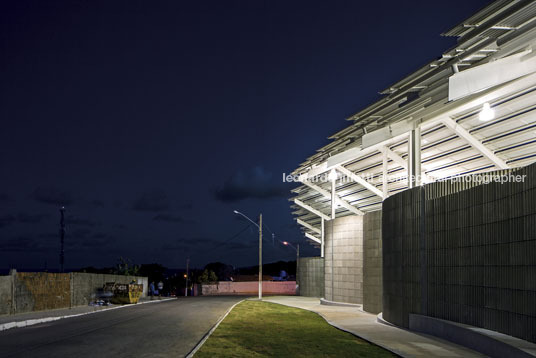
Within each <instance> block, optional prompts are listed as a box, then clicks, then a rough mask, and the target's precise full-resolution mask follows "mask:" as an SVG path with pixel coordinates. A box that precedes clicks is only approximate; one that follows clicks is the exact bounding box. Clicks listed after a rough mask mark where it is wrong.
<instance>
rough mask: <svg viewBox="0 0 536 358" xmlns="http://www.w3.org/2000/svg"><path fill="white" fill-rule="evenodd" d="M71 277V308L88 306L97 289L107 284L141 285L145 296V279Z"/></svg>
mask: <svg viewBox="0 0 536 358" xmlns="http://www.w3.org/2000/svg"><path fill="white" fill-rule="evenodd" d="M71 275H72V276H71V277H72V306H80V305H87V304H89V303H90V302H91V301H92V300H93V299H94V297H95V293H96V292H97V290H98V289H100V288H102V286H103V285H104V284H105V283H107V282H116V283H130V282H132V281H134V282H136V283H140V284H143V292H144V293H143V295H142V297H145V296H147V286H148V285H147V277H138V276H123V275H104V274H92V273H82V272H73V273H71Z"/></svg>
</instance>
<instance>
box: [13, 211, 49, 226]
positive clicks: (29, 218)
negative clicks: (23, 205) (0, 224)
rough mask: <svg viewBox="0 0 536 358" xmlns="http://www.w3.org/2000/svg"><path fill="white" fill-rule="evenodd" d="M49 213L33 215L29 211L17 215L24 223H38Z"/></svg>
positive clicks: (19, 220)
mask: <svg viewBox="0 0 536 358" xmlns="http://www.w3.org/2000/svg"><path fill="white" fill-rule="evenodd" d="M47 216H48V215H42V214H37V215H32V214H27V213H19V214H18V215H17V221H18V222H20V223H23V224H37V223H40V222H41V221H43V219H44V218H46V217H47Z"/></svg>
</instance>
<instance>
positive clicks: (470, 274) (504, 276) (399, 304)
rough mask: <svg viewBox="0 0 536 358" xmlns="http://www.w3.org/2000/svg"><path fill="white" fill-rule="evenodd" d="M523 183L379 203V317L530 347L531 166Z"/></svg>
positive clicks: (535, 305)
mask: <svg viewBox="0 0 536 358" xmlns="http://www.w3.org/2000/svg"><path fill="white" fill-rule="evenodd" d="M514 174H519V175H527V177H526V178H525V181H524V182H522V183H516V182H508V183H502V184H501V183H498V182H493V183H488V184H481V185H478V186H472V187H469V188H467V189H466V187H465V186H463V185H461V186H458V189H459V190H458V191H456V190H453V189H455V188H456V187H455V186H453V185H452V183H449V182H445V183H442V182H439V183H432V184H428V185H425V186H424V187H418V188H415V189H411V190H407V191H404V192H401V193H399V194H396V195H394V196H392V197H390V198H388V199H387V200H385V201H384V203H383V227H382V229H383V282H384V301H383V317H384V318H385V319H386V320H388V321H390V322H392V323H395V324H397V325H400V326H404V327H408V324H409V314H410V313H413V314H420V315H425V316H431V317H435V318H440V319H445V320H449V321H454V322H460V323H464V324H469V325H472V326H477V327H483V328H486V329H490V330H494V331H498V332H502V333H505V334H508V335H512V336H515V337H519V338H521V339H525V340H528V341H531V342H536V165H531V166H529V167H527V168H523V169H521V170H519V171H516V172H514Z"/></svg>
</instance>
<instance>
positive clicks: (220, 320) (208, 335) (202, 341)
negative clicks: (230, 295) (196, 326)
mask: <svg viewBox="0 0 536 358" xmlns="http://www.w3.org/2000/svg"><path fill="white" fill-rule="evenodd" d="M245 300H246V299H243V300H241V301H239V302H237V303H235V304H234V305H232V306H231V308H229V309H228V310H227V312H225V314H224V315H223V317H222V318H220V319H219V320H218V322H216V324H215V325H214V327H212V328H211V329H210V331H208V332H207V334H205V336H204V337H203V338H202V339H201V340H200V341H199V343H197V345H196V346H195V347H194V349H192V350H191V351H190V353H188V355H187V356H186V358H192V357H193V356H194V354H195V353H197V351H198V350H199V349H200V348H201V347H202V346H203V344H205V342H206V341H207V339H208V338H209V337H210V336H211V335H212V333H214V331H215V330H216V328H218V326H219V325H220V323H222V321H223V320H224V319H225V317H227V315H228V314H229V313H231V311H232V310H233V308H235V306H236V305H238V304H239V303H242V302H244V301H245Z"/></svg>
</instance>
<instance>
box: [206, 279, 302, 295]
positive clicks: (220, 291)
mask: <svg viewBox="0 0 536 358" xmlns="http://www.w3.org/2000/svg"><path fill="white" fill-rule="evenodd" d="M200 286H201V292H200V293H201V295H204V296H211V295H257V294H258V292H259V282H258V281H248V282H228V281H222V282H218V283H215V284H207V285H205V284H203V285H200ZM262 294H263V295H295V294H296V281H274V282H272V281H263V282H262Z"/></svg>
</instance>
